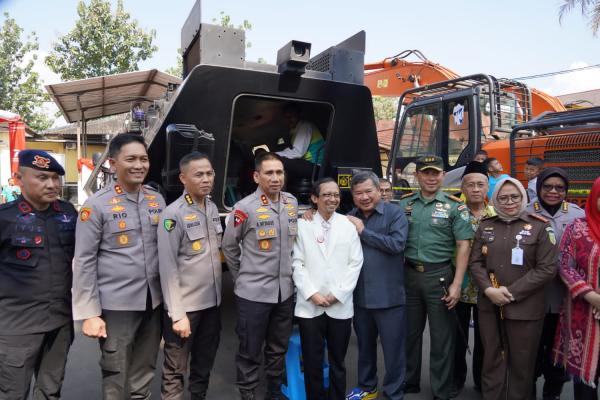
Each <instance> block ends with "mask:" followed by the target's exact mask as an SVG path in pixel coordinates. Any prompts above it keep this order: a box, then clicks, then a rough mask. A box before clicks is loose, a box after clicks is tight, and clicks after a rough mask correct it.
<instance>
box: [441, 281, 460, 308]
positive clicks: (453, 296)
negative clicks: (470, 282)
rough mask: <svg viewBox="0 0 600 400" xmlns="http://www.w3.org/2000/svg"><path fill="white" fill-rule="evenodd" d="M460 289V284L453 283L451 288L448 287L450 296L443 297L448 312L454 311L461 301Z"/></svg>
mask: <svg viewBox="0 0 600 400" xmlns="http://www.w3.org/2000/svg"><path fill="white" fill-rule="evenodd" d="M460 289H461V285H460V284H458V283H452V284H451V285H450V287H448V294H447V295H445V296H444V297H442V300H443V301H445V302H446V307H448V310H451V309H453V308H454V307H456V305H457V304H458V301H459V300H460Z"/></svg>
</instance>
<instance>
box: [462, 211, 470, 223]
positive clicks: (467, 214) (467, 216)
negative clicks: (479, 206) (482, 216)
mask: <svg viewBox="0 0 600 400" xmlns="http://www.w3.org/2000/svg"><path fill="white" fill-rule="evenodd" d="M460 217H461V218H462V219H463V220H464V221H465V222H469V220H470V219H469V212H468V211H467V210H464V211H461V212H460Z"/></svg>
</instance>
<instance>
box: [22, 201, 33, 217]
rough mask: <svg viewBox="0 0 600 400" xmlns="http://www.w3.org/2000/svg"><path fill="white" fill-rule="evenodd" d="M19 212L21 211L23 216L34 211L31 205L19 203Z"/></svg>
mask: <svg viewBox="0 0 600 400" xmlns="http://www.w3.org/2000/svg"><path fill="white" fill-rule="evenodd" d="M19 211H21V212H22V213H23V214H29V213H30V212H31V211H32V210H31V206H30V205H29V204H27V203H26V202H24V201H22V202H20V203H19Z"/></svg>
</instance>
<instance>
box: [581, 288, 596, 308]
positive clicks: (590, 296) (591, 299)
mask: <svg viewBox="0 0 600 400" xmlns="http://www.w3.org/2000/svg"><path fill="white" fill-rule="evenodd" d="M583 298H584V299H585V301H587V302H588V303H590V304H591V305H592V307H594V308H596V309H599V310H600V294H598V293H597V292H588V293H586V294H585V296H583Z"/></svg>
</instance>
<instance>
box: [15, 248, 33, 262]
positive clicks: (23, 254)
mask: <svg viewBox="0 0 600 400" xmlns="http://www.w3.org/2000/svg"><path fill="white" fill-rule="evenodd" d="M16 255H17V258H18V259H19V260H29V258H30V257H31V252H30V251H29V250H27V249H21V250H17V254H16Z"/></svg>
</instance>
